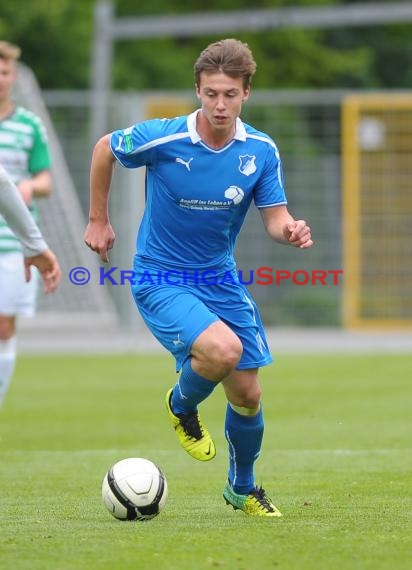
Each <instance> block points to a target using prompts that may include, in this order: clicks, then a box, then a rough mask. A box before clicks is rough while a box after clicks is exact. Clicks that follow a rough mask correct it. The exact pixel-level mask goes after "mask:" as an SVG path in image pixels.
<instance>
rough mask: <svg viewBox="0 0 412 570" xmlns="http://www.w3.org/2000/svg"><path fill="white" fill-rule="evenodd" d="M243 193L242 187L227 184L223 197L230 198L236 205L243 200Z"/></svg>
mask: <svg viewBox="0 0 412 570" xmlns="http://www.w3.org/2000/svg"><path fill="white" fill-rule="evenodd" d="M244 195H245V193H244V192H243V190H242V188H239V186H229V188H226V190H225V198H228V199H229V200H232V202H233V203H234V204H236V205H237V204H240V202H241V201H242V200H243V196H244Z"/></svg>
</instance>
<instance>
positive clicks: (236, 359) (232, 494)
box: [84, 39, 313, 517]
mask: <svg viewBox="0 0 412 570" xmlns="http://www.w3.org/2000/svg"><path fill="white" fill-rule="evenodd" d="M255 70H256V64H255V61H254V59H253V55H252V53H251V51H250V49H249V47H248V46H247V45H246V44H244V43H242V42H241V41H239V40H236V39H224V40H221V41H218V42H215V43H212V44H210V45H209V46H208V47H207V48H206V49H205V50H204V51H202V53H201V54H200V56H199V57H198V59H197V61H196V63H195V88H196V95H197V98H198V100H199V102H200V109H198V110H197V111H195V112H193V113H192V114H190V115H188V116H182V117H176V118H174V119H153V120H147V121H144V122H142V123H138V124H135V125H132V126H129V127H128V128H125V129H121V130H117V131H115V132H113V133H110V134H107V135H105V136H103V137H102V138H101V139H100V140H98V142H97V143H96V146H95V148H94V151H93V156H92V163H91V173H90V186H91V188H90V217H89V223H88V226H87V228H86V232H85V235H84V240H85V243H86V244H87V245H88V246H89V247H90V248H91V249H92V250H93V251H95V252H97V253H98V254H99V255H100V257H101V259H102V260H103V261H105V262H107V261H108V250H110V249H111V248H112V247H113V244H114V240H115V234H114V231H113V228H112V226H111V224H110V219H109V211H108V210H109V209H108V202H109V190H110V185H111V180H112V175H113V166H114V164H115V163H116V162H119V163H120V164H121V165H122V166H124V167H126V168H137V167H140V166H145V167H146V193H147V200H146V207H145V212H144V215H143V219H142V222H141V224H140V228H139V231H138V236H137V253H136V255H135V258H134V265H133V270H134V278H133V284H132V286H131V288H132V294H133V297H134V300H135V302H136V305H137V307H138V309H139V311H140V313H141V315H142V317H143V319H144V321H145V322H146V324H147V326H148V328H149V329H150V330H151V332H152V333H153V334H154V336H155V337H156V338H157V339H158V340H159V341H160V343H161V344H162V345H163V346H164V347H165V348H166V349H167V350H169V351H170V352H171V353H172V354H173V355H174V357H175V359H176V370H177V371H178V372H180V376H179V380H178V382H177V383H176V385H175V386H174V387H173V388H171V389H170V390H169V391H168V392H167V394H166V408H167V411H168V415H169V418H170V420H171V423H172V425H173V427H174V429H175V432H176V435H177V437H178V439H179V442H180V444H181V445H182V447H183V448H184V449H185V450H186V451H187V452H188V453H189V454H190V455H191V456H192V457H194V458H195V459H198V460H199V461H209V460H211V459H213V457H214V456H215V454H216V450H215V445H214V442H213V439H212V437H211V435H210V434H209V432H208V430H207V429H206V427H205V425H204V423H203V422H202V420H201V418H200V416H199V413H198V405H199V404H200V403H201V402H202V401H203V400H205V399H206V398H207V397H208V396H210V395H211V393H212V392H213V390H214V389H215V388H216V386H217V385H218V384H219V383H220V384H222V386H223V389H224V391H225V395H226V398H227V401H228V402H227V409H226V419H225V436H226V440H227V442H228V450H229V469H228V479H227V482H226V484H225V487H224V490H223V497H224V499H225V501H226V503H227V504H231V505H232V506H233V507H234V508H235V509H240V510H242V511H244V512H245V513H246V514H248V515H251V516H268V517H279V516H281V513H280V512H279V510H278V509H277V508H276V507H275V505H274V504H273V502H272V500H271V499H270V498H269V496H268V495H267V494H266V492H265V490H264V489H263V488H262V487H258V486H256V483H255V476H254V464H255V461H256V459H257V458H258V456H259V453H260V449H261V444H262V438H263V430H264V421H263V410H262V405H261V387H260V384H259V380H258V371H259V368H260V367H261V366H265V365H267V364H269V363H270V362H271V361H272V358H271V355H270V352H269V349H268V345H267V341H266V337H265V331H264V329H263V326H262V321H261V318H260V315H259V311H258V308H257V306H256V304H255V302H254V300H253V299H252V297H251V295H250V294H249V292H248V291H247V290H246V288H245V287H244V286H243V285H242V284H241V283H240V281H239V279H238V276H237V270H236V264H235V260H234V247H235V243H236V238H237V235H238V233H239V231H240V229H241V226H242V224H243V221H244V219H245V216H246V213H247V210H248V209H249V207H250V205H251V203H252V201H253V202H254V204H255V205H256V207H257V208H258V209H259V211H260V213H261V216H262V220H263V224H264V226H265V228H266V231H267V233H268V234H269V236H270V237H271V238H272V239H273V240H275V241H276V242H279V243H282V244H290V245H292V246H295V247H298V248H302V249H304V248H309V247H311V246H312V244H313V242H312V238H311V230H310V228H309V226H308V225H307V224H306V222H305V221H304V220H295V219H294V218H293V217H292V216H291V214H290V213H289V212H288V209H287V206H286V204H287V201H286V197H285V191H284V186H283V178H282V165H281V160H280V157H279V152H278V149H277V147H276V144H275V143H274V142H273V140H272V139H271V138H270V137H269V136H268V135H267V134H265V133H263V132H260V131H258V130H256V129H254V128H253V127H251V126H250V125H247V124H245V123H243V122H242V121H241V120H240V118H239V116H240V113H241V109H242V104H243V103H244V102H245V101H247V99H248V97H249V93H250V85H251V79H252V76H253V74H254V72H255ZM151 275H153V278H152V279H150V278H148V276H149V277H150V276H151ZM159 276H163V277H164V279H160V280H159Z"/></svg>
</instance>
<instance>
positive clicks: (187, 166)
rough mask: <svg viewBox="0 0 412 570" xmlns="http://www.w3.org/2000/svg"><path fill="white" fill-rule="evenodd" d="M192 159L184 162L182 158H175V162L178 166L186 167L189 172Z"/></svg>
mask: <svg viewBox="0 0 412 570" xmlns="http://www.w3.org/2000/svg"><path fill="white" fill-rule="evenodd" d="M192 160H193V157H192V158H189V160H188V161H187V162H186V160H183V158H180V157H177V158H176V162H177V163H178V164H183V165H184V166H186V168H187V170H188V171H189V172H190V163H191V162H192Z"/></svg>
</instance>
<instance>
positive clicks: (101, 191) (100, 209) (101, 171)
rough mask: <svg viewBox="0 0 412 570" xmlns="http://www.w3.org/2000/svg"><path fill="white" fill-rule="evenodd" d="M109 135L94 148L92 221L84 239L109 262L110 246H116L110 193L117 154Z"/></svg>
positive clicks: (91, 197)
mask: <svg viewBox="0 0 412 570" xmlns="http://www.w3.org/2000/svg"><path fill="white" fill-rule="evenodd" d="M109 141H110V135H105V136H104V137H102V138H101V139H99V140H98V141H97V143H96V146H95V147H94V150H93V155H92V162H91V166H90V209H89V223H88V225H87V227H86V231H85V234H84V241H85V243H86V245H87V246H88V247H90V249H91V250H92V251H95V252H96V253H98V254H99V255H100V258H101V259H102V261H105V262H107V261H108V260H109V258H108V250H109V249H111V248H112V247H113V244H114V240H115V234H114V232H113V228H112V226H111V224H110V218H109V193H110V184H111V182H112V176H113V168H114V165H115V161H116V159H115V157H114V156H113V153H112V151H111V149H110V143H109Z"/></svg>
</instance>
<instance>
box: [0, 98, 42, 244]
mask: <svg viewBox="0 0 412 570" xmlns="http://www.w3.org/2000/svg"><path fill="white" fill-rule="evenodd" d="M0 164H1V165H2V166H3V167H4V169H5V170H6V172H7V173H8V175H9V176H10V178H11V179H12V181H13V182H14V183H15V184H19V182H21V181H22V180H27V179H28V178H31V176H32V175H33V174H36V173H37V172H40V171H41V170H45V169H48V168H50V165H51V162H50V151H49V146H48V141H47V133H46V129H45V127H44V125H43V123H42V121H41V119H40V118H39V117H38V116H37V115H35V114H34V113H32V112H31V111H29V110H28V109H25V108H24V107H16V108H15V109H14V111H13V113H12V114H11V115H9V116H8V117H6V118H4V119H3V120H0ZM30 211H31V213H32V215H33V217H34V219H35V220H36V221H38V209H37V206H36V204H35V203H34V202H33V204H32V205H31V206H30ZM21 250H22V247H21V244H20V241H19V240H18V239H17V237H16V236H15V235H14V234H13V232H12V231H11V229H10V228H9V226H8V225H7V223H6V221H5V220H4V218H3V217H2V216H1V215H0V253H2V252H11V251H21Z"/></svg>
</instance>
